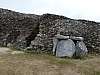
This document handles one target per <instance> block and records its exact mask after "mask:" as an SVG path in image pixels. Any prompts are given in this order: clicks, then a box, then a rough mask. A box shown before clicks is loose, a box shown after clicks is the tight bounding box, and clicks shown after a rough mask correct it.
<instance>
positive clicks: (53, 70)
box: [0, 48, 100, 75]
mask: <svg viewBox="0 0 100 75" xmlns="http://www.w3.org/2000/svg"><path fill="white" fill-rule="evenodd" d="M12 52H13V50H10V49H9V48H0V75H100V56H93V55H89V56H87V57H85V58H83V59H71V58H56V57H55V56H52V55H46V54H30V53H23V54H12Z"/></svg>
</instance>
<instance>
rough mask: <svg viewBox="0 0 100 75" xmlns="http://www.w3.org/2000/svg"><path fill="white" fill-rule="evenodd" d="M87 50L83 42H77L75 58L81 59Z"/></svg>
mask: <svg viewBox="0 0 100 75" xmlns="http://www.w3.org/2000/svg"><path fill="white" fill-rule="evenodd" d="M87 52H88V50H87V48H86V46H85V44H84V43H83V41H77V43H76V51H75V56H76V57H82V56H85V55H86V54H87Z"/></svg>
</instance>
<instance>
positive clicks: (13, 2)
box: [0, 0, 100, 22]
mask: <svg viewBox="0 0 100 75" xmlns="http://www.w3.org/2000/svg"><path fill="white" fill-rule="evenodd" d="M99 7H100V0H0V8H6V9H11V10H14V11H18V12H23V13H32V14H44V13H52V14H58V15H64V16H66V17H69V18H75V19H86V20H92V21H98V22H100V8H99Z"/></svg>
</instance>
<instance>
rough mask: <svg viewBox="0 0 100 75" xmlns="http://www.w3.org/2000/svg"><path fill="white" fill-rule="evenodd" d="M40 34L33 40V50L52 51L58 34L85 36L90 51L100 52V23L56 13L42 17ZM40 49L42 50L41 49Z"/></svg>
mask: <svg viewBox="0 0 100 75" xmlns="http://www.w3.org/2000/svg"><path fill="white" fill-rule="evenodd" d="M39 23H40V25H39V34H38V35H37V36H36V38H35V40H33V41H32V42H31V46H32V47H33V48H34V49H33V50H35V51H36V50H38V51H37V52H40V51H43V52H47V53H50V52H51V53H52V49H53V38H54V37H55V35H57V34H61V35H64V36H75V37H83V38H84V43H85V44H86V46H87V48H88V50H89V52H90V53H92V52H93V53H94V52H96V53H100V24H99V23H96V22H93V21H86V20H74V19H70V18H67V17H64V16H59V15H54V14H44V15H42V16H41V17H40V22H39ZM39 50H40V51H39Z"/></svg>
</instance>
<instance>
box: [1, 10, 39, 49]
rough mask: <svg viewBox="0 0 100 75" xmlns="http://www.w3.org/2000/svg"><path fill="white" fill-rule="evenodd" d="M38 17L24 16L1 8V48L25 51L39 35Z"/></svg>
mask: <svg viewBox="0 0 100 75" xmlns="http://www.w3.org/2000/svg"><path fill="white" fill-rule="evenodd" d="M38 18H39V16H38V15H34V14H33V15H32V14H31V15H30V14H22V13H18V12H14V11H11V10H7V9H2V8H0V46H14V47H15V48H17V49H23V48H26V47H27V46H29V44H30V43H31V40H33V39H34V38H35V36H36V34H37V33H38V30H39V29H38V27H39V26H38V25H39V24H38Z"/></svg>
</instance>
